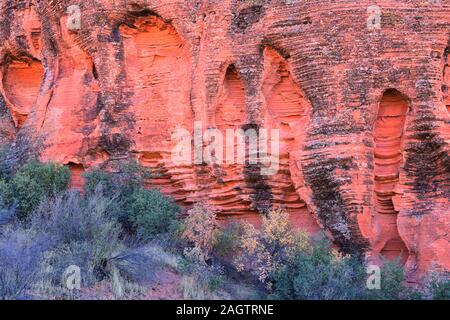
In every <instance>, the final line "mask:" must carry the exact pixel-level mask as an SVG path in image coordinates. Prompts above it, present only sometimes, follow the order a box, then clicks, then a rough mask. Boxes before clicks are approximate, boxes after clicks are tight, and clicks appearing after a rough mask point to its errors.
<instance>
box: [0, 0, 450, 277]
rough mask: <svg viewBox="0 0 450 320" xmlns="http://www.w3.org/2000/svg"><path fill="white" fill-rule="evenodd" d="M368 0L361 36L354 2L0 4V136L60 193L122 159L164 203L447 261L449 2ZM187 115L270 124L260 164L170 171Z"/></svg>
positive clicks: (343, 243)
mask: <svg viewBox="0 0 450 320" xmlns="http://www.w3.org/2000/svg"><path fill="white" fill-rule="evenodd" d="M377 4H378V6H380V8H381V26H380V28H379V29H375V30H369V29H368V28H367V19H368V13H367V8H368V7H369V6H370V5H373V1H369V0H358V1H350V0H341V1H330V0H305V1H295V0H292V1H284V0H273V1H269V0H266V1H264V0H261V1H258V0H253V1H250V0H249V1H237V0H225V1H207V0H186V1H170V0H164V1H157V0H148V1H143V0H142V1H139V0H137V1H127V0H94V1H82V0H73V1H66V0H45V1H37V0H0V78H1V82H0V93H1V96H0V110H1V112H2V114H1V117H0V124H1V126H0V128H1V129H0V142H1V143H11V142H15V146H18V145H19V144H21V143H23V141H30V140H31V141H35V142H37V147H38V149H39V152H40V156H41V159H42V160H44V161H56V162H60V163H63V164H66V165H68V166H70V167H71V169H72V172H73V185H74V187H80V186H81V185H82V180H81V179H82V178H81V174H82V172H83V171H84V170H86V169H88V168H90V167H92V166H94V165H99V164H105V165H108V164H111V163H114V162H117V161H122V160H124V159H127V158H136V159H137V160H138V161H139V162H140V163H141V164H142V165H144V166H148V167H151V168H153V169H155V170H156V171H157V172H159V173H160V175H158V177H157V178H155V179H154V180H153V181H151V183H152V184H153V185H156V186H157V187H159V188H161V189H162V190H163V191H164V192H166V193H168V194H171V195H173V196H174V197H175V198H176V199H177V200H178V201H179V203H180V204H184V205H190V204H192V203H195V202H197V201H206V202H208V203H209V204H211V205H214V206H216V207H217V208H219V209H220V211H221V213H222V215H223V216H235V217H242V218H246V219H250V220H253V221H257V220H258V219H259V215H258V213H257V210H260V209H266V208H268V207H271V206H278V205H282V206H284V207H286V208H287V210H288V211H289V212H290V213H291V217H292V221H293V222H294V223H295V225H296V226H298V227H302V228H305V229H307V230H309V231H310V232H315V231H317V230H319V229H321V228H322V229H324V230H326V231H327V234H328V235H329V236H330V237H331V238H332V239H333V240H334V242H335V243H336V245H337V246H339V247H340V248H341V249H342V250H343V251H344V252H365V253H367V254H368V256H369V257H371V258H372V259H375V260H377V259H379V258H380V257H381V256H385V257H388V258H391V257H396V256H401V258H402V261H403V262H405V264H406V267H407V269H408V271H410V272H411V273H412V274H413V273H415V272H416V271H419V272H421V271H425V270H427V269H429V268H431V267H440V268H444V269H447V270H449V269H450V246H449V241H450V237H449V226H450V209H449V205H450V3H449V2H448V0H438V1H428V0H402V1H398V0H383V1H377ZM71 5H78V6H79V8H80V13H81V15H80V17H81V21H80V22H81V27H80V28H79V29H77V28H68V27H67V24H68V19H73V17H74V11H69V12H68V11H67V10H68V8H69V6H71ZM75 17H76V12H75ZM70 23H71V21H69V24H70ZM70 29H72V30H70ZM195 121H202V123H203V126H204V127H205V128H211V127H214V128H218V129H220V130H226V129H239V128H244V127H246V126H252V127H256V128H259V127H265V128H269V129H270V128H276V129H280V140H281V145H280V163H279V170H278V172H277V174H275V175H271V176H261V175H260V174H259V169H260V168H258V166H252V165H239V164H223V165H213V166H208V165H180V166H175V165H173V164H172V162H171V159H170V156H171V150H172V148H173V147H174V142H173V141H172V139H171V133H172V132H173V131H174V130H175V129H176V128H180V127H181V128H185V129H187V130H189V131H191V132H192V131H193V130H194V122H195ZM25 138H26V139H25Z"/></svg>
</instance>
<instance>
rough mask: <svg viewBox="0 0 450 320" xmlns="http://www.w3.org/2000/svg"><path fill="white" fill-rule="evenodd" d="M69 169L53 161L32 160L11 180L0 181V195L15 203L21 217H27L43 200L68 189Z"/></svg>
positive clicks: (10, 202) (8, 201)
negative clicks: (43, 162)
mask: <svg viewBox="0 0 450 320" xmlns="http://www.w3.org/2000/svg"><path fill="white" fill-rule="evenodd" d="M69 180H70V172H69V169H68V168H66V167H64V166H60V165H57V164H53V163H45V164H42V163H39V162H36V161H31V162H28V163H27V164H25V165H24V166H22V167H21V168H20V169H19V170H18V171H17V173H16V174H15V176H14V177H13V178H12V179H11V180H10V181H1V182H0V195H1V196H2V198H3V199H4V200H5V201H6V202H7V203H9V204H11V205H12V204H14V205H15V206H16V208H17V214H18V217H19V218H20V219H22V220H23V219H25V218H26V217H27V216H28V215H29V214H30V213H31V211H33V209H34V208H36V207H37V206H38V205H39V203H40V202H41V200H43V199H44V198H46V197H51V196H54V195H56V194H58V193H59V192H61V191H64V190H66V189H67V187H68V185H69Z"/></svg>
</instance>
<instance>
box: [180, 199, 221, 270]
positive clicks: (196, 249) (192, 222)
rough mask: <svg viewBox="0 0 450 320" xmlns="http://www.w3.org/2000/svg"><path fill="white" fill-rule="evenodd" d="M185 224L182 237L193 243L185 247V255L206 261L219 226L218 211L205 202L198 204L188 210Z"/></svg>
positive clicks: (201, 261)
mask: <svg viewBox="0 0 450 320" xmlns="http://www.w3.org/2000/svg"><path fill="white" fill-rule="evenodd" d="M183 224H184V226H183V232H182V234H181V237H182V239H184V240H185V241H187V242H188V243H189V244H190V245H191V246H190V247H187V248H185V255H186V256H187V257H189V258H191V259H193V260H195V261H197V262H200V263H205V262H206V261H207V260H208V259H209V258H210V254H211V250H212V248H213V247H214V243H215V241H216V237H217V231H218V228H219V227H218V224H217V221H216V213H215V212H214V211H213V210H212V209H211V208H210V207H208V206H206V205H204V204H196V205H195V206H194V207H193V208H192V209H191V210H189V211H188V214H187V217H186V219H185V220H184V222H183Z"/></svg>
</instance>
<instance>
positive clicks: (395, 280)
mask: <svg viewBox="0 0 450 320" xmlns="http://www.w3.org/2000/svg"><path fill="white" fill-rule="evenodd" d="M404 280H405V272H404V270H403V266H402V265H401V263H400V261H398V260H394V261H389V260H386V261H384V262H383V266H382V267H381V289H380V290H370V291H368V298H369V299H376V300H399V299H402V298H408V297H409V296H410V295H411V294H412V293H413V292H412V291H411V290H409V289H408V288H406V287H404V285H403V281H404Z"/></svg>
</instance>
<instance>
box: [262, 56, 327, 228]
mask: <svg viewBox="0 0 450 320" xmlns="http://www.w3.org/2000/svg"><path fill="white" fill-rule="evenodd" d="M264 58H265V72H264V73H265V79H264V84H263V93H264V96H265V99H266V110H265V115H264V118H265V127H266V128H267V129H269V135H271V134H273V133H271V132H270V130H274V129H275V130H279V137H280V154H279V163H278V165H279V170H278V171H277V173H276V174H274V175H270V176H268V179H267V183H268V185H270V187H271V193H272V198H273V199H272V204H273V205H274V206H275V207H280V206H281V207H284V208H286V210H287V211H288V212H289V213H290V214H291V220H292V222H293V224H294V225H295V226H296V227H298V228H302V229H305V230H308V231H310V232H315V231H317V230H318V229H319V226H318V224H317V222H316V220H315V218H314V217H313V215H312V214H311V213H310V212H309V210H308V208H307V206H306V203H305V201H304V200H303V199H302V198H301V195H300V194H299V193H298V192H297V190H296V187H295V184H294V181H293V179H292V173H291V170H295V168H296V166H294V165H293V163H294V162H297V165H301V164H298V162H300V155H301V150H302V147H303V138H304V136H305V125H306V123H307V122H308V119H309V117H308V113H309V112H310V104H309V102H308V101H307V99H306V98H305V96H304V94H303V92H302V91H301V89H300V87H299V86H298V85H297V84H296V83H295V82H294V80H293V78H292V75H291V73H290V71H289V67H288V63H287V62H286V61H285V60H284V59H283V58H282V57H281V56H280V55H279V54H278V53H277V52H276V51H275V50H272V49H270V48H266V49H265V54H264ZM269 151H270V148H269ZM272 165H273V163H272Z"/></svg>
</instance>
